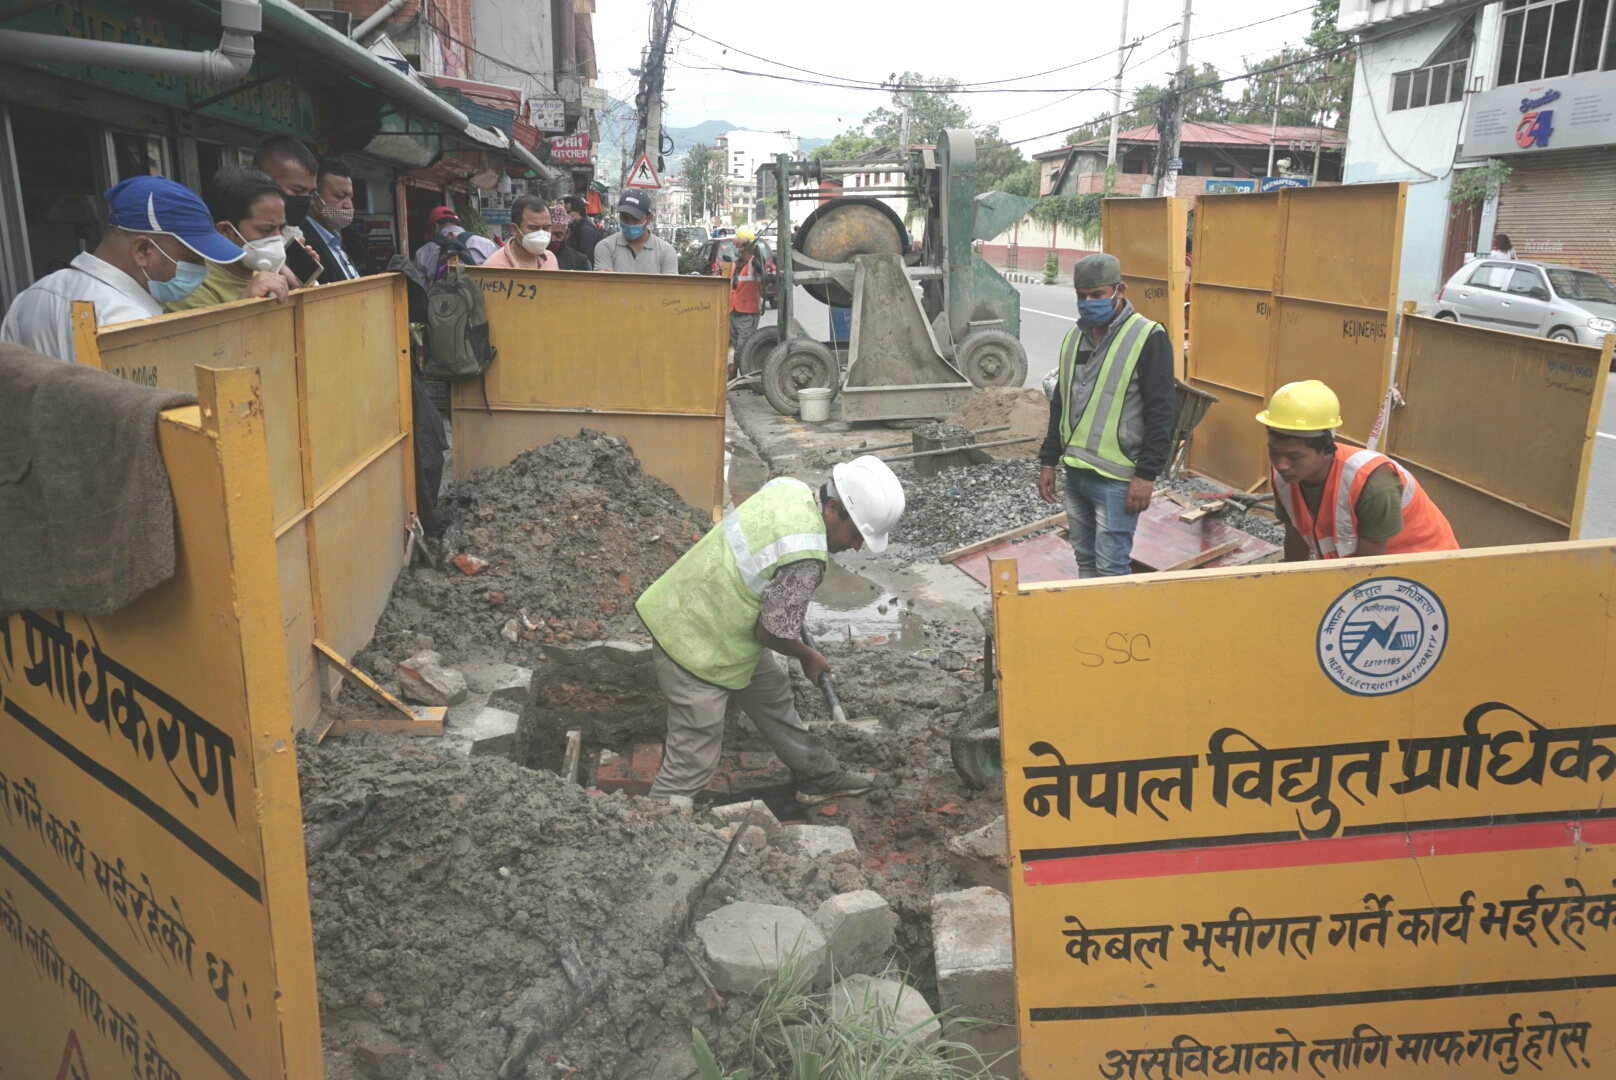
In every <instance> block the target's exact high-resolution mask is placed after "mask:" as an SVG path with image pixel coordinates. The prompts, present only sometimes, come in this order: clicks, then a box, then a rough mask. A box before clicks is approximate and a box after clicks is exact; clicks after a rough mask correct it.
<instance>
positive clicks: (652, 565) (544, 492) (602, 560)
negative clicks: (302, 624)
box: [373, 431, 712, 672]
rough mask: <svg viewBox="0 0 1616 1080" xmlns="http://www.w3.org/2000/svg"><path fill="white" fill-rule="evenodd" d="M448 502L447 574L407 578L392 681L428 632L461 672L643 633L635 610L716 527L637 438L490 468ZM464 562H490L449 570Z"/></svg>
mask: <svg viewBox="0 0 1616 1080" xmlns="http://www.w3.org/2000/svg"><path fill="white" fill-rule="evenodd" d="M443 505H444V506H445V507H446V508H447V509H448V516H449V519H450V525H449V528H448V530H447V531H446V532H445V533H444V538H443V545H442V549H443V555H444V559H445V567H444V569H443V570H442V571H434V570H427V569H421V568H417V569H415V570H411V571H407V572H405V573H403V574H401V575H399V579H398V583H397V584H396V585H394V587H393V595H392V597H391V599H390V600H389V601H388V605H387V608H386V610H385V611H384V612H383V613H382V617H381V619H380V621H379V622H378V623H377V626H376V637H375V645H374V646H373V649H374V650H376V651H379V652H380V653H382V654H383V657H382V658H383V659H385V661H388V662H386V663H381V664H380V665H379V666H375V667H373V670H380V671H383V672H390V670H391V662H397V661H399V660H403V659H405V658H406V657H407V656H409V655H410V654H411V653H413V652H414V651H416V650H417V649H418V648H422V647H425V646H423V645H422V644H421V643H420V640H419V638H420V637H421V636H423V635H424V636H425V637H428V638H430V639H431V646H430V647H431V648H434V649H436V650H437V651H438V652H440V653H442V654H443V657H444V659H445V661H446V662H448V663H450V664H454V663H458V662H460V661H462V660H464V659H467V658H469V657H471V656H492V657H494V658H497V659H503V660H506V661H509V662H514V663H528V662H530V661H531V657H532V653H533V648H534V643H537V642H544V641H549V640H571V639H572V638H580V639H584V640H588V639H591V638H597V637H602V638H605V637H625V636H627V637H643V636H644V634H645V628H644V626H643V625H641V623H640V621H639V617H638V616H637V615H635V614H634V601H635V600H636V599H637V598H638V597H639V595H640V593H642V592H644V591H645V588H646V587H647V586H648V585H650V584H651V582H653V581H655V580H656V579H657V578H658V577H660V576H661V575H662V573H663V572H664V571H666V570H667V568H668V567H670V566H672V565H673V564H674V562H675V561H676V560H677V559H678V558H679V556H681V555H683V554H684V553H685V551H687V550H688V549H689V548H690V546H691V545H692V544H694V543H695V542H696V541H697V540H699V539H700V538H701V537H702V535H703V534H705V533H706V531H707V530H708V529H709V528H710V527H711V526H712V522H711V521H710V520H709V519H708V515H707V514H705V513H702V512H701V511H699V510H696V509H694V508H692V507H691V506H689V505H688V504H687V503H686V502H685V501H684V500H683V499H681V498H680V497H679V495H678V493H677V492H675V491H674V490H673V488H671V487H669V486H668V485H667V484H666V483H664V482H663V481H661V480H659V479H657V478H656V477H654V476H652V475H650V474H649V473H647V472H645V471H644V470H643V469H642V468H641V467H640V463H639V461H638V460H636V459H635V457H634V450H633V448H632V447H630V446H629V444H628V443H627V442H626V441H624V440H623V439H619V438H615V437H613V436H610V435H601V434H599V433H598V432H589V431H586V432H584V433H583V435H582V436H580V437H579V438H576V439H565V438H562V439H556V440H555V442H553V443H550V444H549V445H547V446H540V447H535V448H534V449H531V450H527V451H524V452H523V453H522V454H520V455H519V456H518V457H517V458H516V460H515V461H512V462H511V463H510V464H509V465H507V466H505V467H504V468H501V469H478V470H477V471H476V472H474V473H472V474H471V477H470V479H468V480H467V482H466V483H464V484H461V485H459V486H458V487H457V488H455V489H454V491H453V492H452V493H451V494H450V495H449V496H448V497H447V498H445V499H444V500H443ZM458 555H467V556H471V557H473V558H475V559H476V560H478V561H480V562H482V563H486V564H487V565H486V567H485V568H483V569H480V570H477V572H476V573H474V574H467V573H465V572H464V571H463V570H462V569H460V568H459V567H457V566H455V565H454V564H453V563H452V562H450V561H449V560H452V559H454V558H455V557H456V556H458ZM463 561H464V562H465V563H466V565H467V566H469V567H472V568H475V567H476V566H477V563H476V562H471V561H469V560H463ZM524 612H525V615H524ZM561 635H567V636H566V637H565V638H562V636H561ZM512 637H514V638H515V639H516V640H514V641H513V640H511V638H512ZM524 657H525V658H526V659H523V658H524Z"/></svg>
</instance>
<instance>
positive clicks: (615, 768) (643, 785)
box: [595, 743, 662, 795]
mask: <svg viewBox="0 0 1616 1080" xmlns="http://www.w3.org/2000/svg"><path fill="white" fill-rule="evenodd" d="M660 768H662V747H660V746H657V745H656V744H655V743H647V744H645V745H643V746H636V747H635V748H634V756H633V757H631V758H625V757H622V756H618V757H614V758H613V759H612V760H610V761H608V762H606V763H605V764H604V765H602V766H600V768H599V769H597V770H596V772H595V786H596V787H597V788H599V789H600V790H601V791H606V792H611V791H626V792H628V793H629V794H630V795H644V794H645V793H646V792H648V791H650V790H651V782H652V781H654V780H655V779H656V774H657V770H658V769H660Z"/></svg>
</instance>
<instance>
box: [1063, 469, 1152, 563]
mask: <svg viewBox="0 0 1616 1080" xmlns="http://www.w3.org/2000/svg"><path fill="white" fill-rule="evenodd" d="M1127 505H1128V481H1126V480H1112V479H1111V478H1110V477H1107V476H1101V475H1100V474H1099V473H1097V472H1095V471H1094V470H1093V469H1074V468H1072V467H1071V466H1067V467H1066V528H1067V531H1068V532H1070V533H1071V538H1072V554H1073V555H1075V556H1076V557H1077V576H1078V577H1080V578H1091V577H1116V576H1118V575H1121V574H1130V573H1132V572H1133V568H1132V566H1131V564H1130V563H1129V561H1128V558H1129V556H1130V555H1132V554H1133V531H1134V529H1135V528H1136V527H1137V526H1138V524H1139V515H1138V514H1130V513H1128V510H1127Z"/></svg>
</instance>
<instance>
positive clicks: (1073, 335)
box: [1060, 311, 1159, 480]
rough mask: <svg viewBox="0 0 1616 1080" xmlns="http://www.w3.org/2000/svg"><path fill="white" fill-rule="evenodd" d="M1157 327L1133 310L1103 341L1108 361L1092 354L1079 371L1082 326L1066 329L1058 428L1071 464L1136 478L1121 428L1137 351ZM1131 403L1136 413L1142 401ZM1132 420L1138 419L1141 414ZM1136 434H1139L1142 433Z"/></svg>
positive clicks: (1114, 476)
mask: <svg viewBox="0 0 1616 1080" xmlns="http://www.w3.org/2000/svg"><path fill="white" fill-rule="evenodd" d="M1158 326H1159V324H1158V323H1155V322H1152V321H1151V320H1150V319H1147V318H1145V317H1144V316H1143V315H1141V314H1139V313H1138V312H1137V311H1135V312H1133V313H1132V314H1130V315H1129V316H1128V317H1127V318H1125V319H1123V320H1122V322H1121V324H1120V325H1116V326H1113V327H1112V329H1111V332H1110V333H1108V334H1107V335H1106V340H1105V342H1102V344H1103V345H1105V347H1106V348H1105V358H1104V360H1102V361H1101V362H1100V363H1098V364H1096V363H1095V362H1094V359H1093V358H1092V357H1090V359H1089V362H1088V363H1087V364H1084V365H1083V371H1082V372H1080V373H1079V372H1077V371H1076V368H1077V348H1078V344H1079V343H1080V342H1081V341H1082V334H1083V328H1082V327H1080V326H1074V327H1072V329H1071V330H1070V331H1068V332H1067V334H1066V340H1065V341H1063V342H1062V343H1061V362H1060V400H1061V401H1063V402H1065V403H1066V408H1065V410H1064V411H1063V412H1062V413H1061V429H1060V434H1061V445H1062V446H1064V447H1066V454H1065V455H1064V456H1063V457H1062V458H1061V460H1062V461H1064V462H1065V463H1066V464H1067V465H1069V466H1071V467H1072V468H1074V469H1093V470H1094V471H1095V472H1097V473H1099V474H1100V475H1102V476H1109V477H1110V478H1111V479H1113V480H1131V479H1133V475H1134V472H1133V469H1134V464H1135V462H1134V460H1133V459H1132V458H1131V457H1129V456H1128V454H1127V453H1126V452H1124V450H1123V448H1122V441H1121V439H1120V438H1119V431H1120V430H1121V425H1122V420H1123V413H1124V411H1125V410H1126V409H1127V407H1128V400H1127V399H1128V387H1129V386H1130V385H1131V384H1132V383H1133V372H1134V368H1136V367H1137V366H1138V365H1139V354H1140V353H1142V352H1144V351H1145V341H1146V340H1147V339H1148V338H1149V337H1150V335H1151V332H1152V331H1154V330H1156V329H1157V327H1158ZM1133 407H1134V410H1135V411H1136V412H1137V411H1138V409H1139V407H1140V406H1139V403H1138V402H1137V401H1136V402H1135V403H1134V406H1133ZM1134 423H1135V424H1136V425H1138V424H1140V420H1139V418H1137V417H1136V418H1135V419H1134ZM1134 434H1135V436H1136V437H1137V436H1138V435H1142V434H1143V432H1142V431H1137V432H1135V433H1134Z"/></svg>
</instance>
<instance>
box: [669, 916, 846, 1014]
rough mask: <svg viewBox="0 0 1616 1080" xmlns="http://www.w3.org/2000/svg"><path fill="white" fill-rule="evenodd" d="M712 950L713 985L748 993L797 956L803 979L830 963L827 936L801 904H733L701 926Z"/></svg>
mask: <svg viewBox="0 0 1616 1080" xmlns="http://www.w3.org/2000/svg"><path fill="white" fill-rule="evenodd" d="M696 937H697V938H698V939H699V940H700V941H701V944H702V947H703V948H705V949H706V950H707V961H708V964H709V966H710V968H711V973H712V978H713V985H715V986H717V987H718V988H719V989H720V990H727V991H737V992H740V993H745V994H749V993H751V992H752V991H753V989H755V988H756V987H757V985H758V983H760V982H762V981H763V980H765V979H767V978H769V977H771V976H773V975H774V974H776V973H777V972H778V971H779V970H780V962H781V960H782V959H783V958H784V957H786V956H788V955H790V954H792V953H795V954H796V958H797V961H796V963H797V971H798V972H799V973H800V977H801V979H802V981H803V982H805V983H806V982H809V981H810V980H812V979H814V978H815V977H816V976H817V975H818V973H819V971H820V968H821V966H822V965H823V964H824V962H825V952H826V945H825V935H823V934H821V933H820V932H819V929H818V928H817V927H815V926H814V924H813V923H811V922H809V921H808V917H807V916H806V915H804V914H803V913H802V912H800V911H798V910H797V909H796V908H788V907H780V906H777V905H775V904H751V903H746V902H744V901H743V902H741V903H735V904H729V905H726V906H724V907H721V908H719V909H718V910H717V911H715V912H713V913H712V914H711V915H709V916H707V917H706V918H705V919H702V920H701V921H700V922H698V923H697V924H696Z"/></svg>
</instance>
